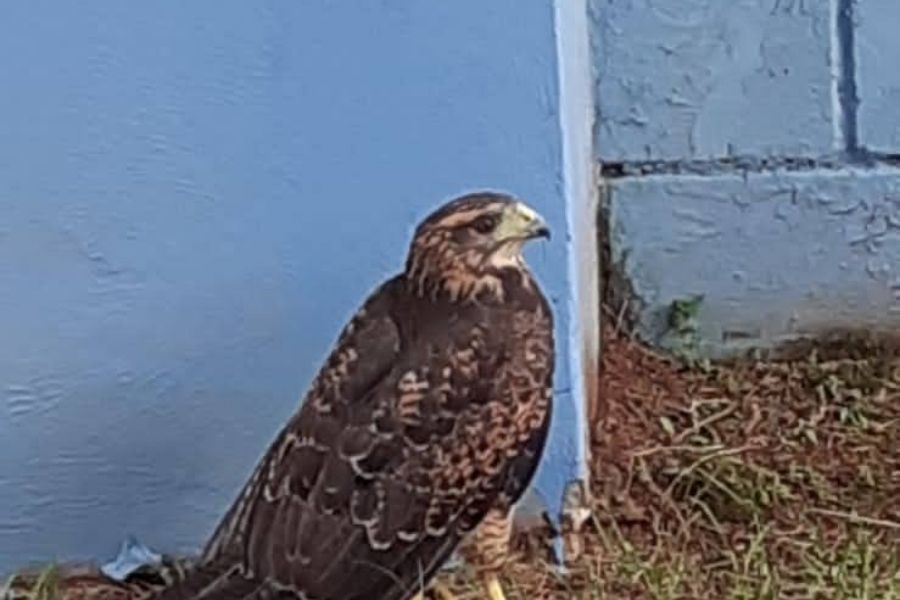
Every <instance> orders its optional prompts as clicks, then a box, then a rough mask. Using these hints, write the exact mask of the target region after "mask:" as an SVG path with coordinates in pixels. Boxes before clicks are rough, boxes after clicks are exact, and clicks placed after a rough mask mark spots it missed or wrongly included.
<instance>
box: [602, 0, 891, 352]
mask: <svg viewBox="0 0 900 600" xmlns="http://www.w3.org/2000/svg"><path fill="white" fill-rule="evenodd" d="M682 4H684V5H685V6H682V5H681V4H679V8H678V10H675V9H674V8H671V7H670V6H669V4H668V3H664V2H654V1H651V0H626V1H624V2H620V1H619V0H594V2H593V3H592V22H593V48H594V53H595V64H596V69H597V72H596V90H597V96H598V97H597V119H598V127H597V130H596V145H597V146H596V154H597V156H598V158H599V159H600V161H601V162H602V163H604V165H605V167H604V172H605V173H606V175H607V177H606V182H605V190H606V194H605V197H606V199H607V202H608V203H609V210H610V214H611V228H612V233H613V235H612V239H611V249H612V254H613V257H614V259H615V260H616V261H617V263H618V267H619V269H620V272H621V273H622V274H624V275H625V277H626V279H627V280H628V281H630V283H631V286H632V288H633V293H634V295H635V296H636V298H637V301H638V302H637V305H638V306H639V310H638V315H637V316H638V317H639V324H640V327H641V329H642V331H643V333H644V335H645V336H647V337H648V338H650V339H653V340H656V341H659V342H660V343H663V344H667V343H669V342H670V341H671V340H670V339H668V338H667V335H666V330H667V328H668V323H667V314H668V311H669V308H670V306H671V305H672V303H673V302H675V301H680V300H686V299H689V298H691V297H694V296H695V295H702V296H703V300H702V302H701V304H700V307H699V312H698V315H697V323H696V325H697V327H698V333H699V334H700V339H699V342H700V349H701V350H703V351H704V352H705V353H707V354H714V355H715V354H723V353H729V352H731V351H733V350H742V349H745V348H747V347H751V346H752V347H767V346H772V345H774V344H777V343H778V342H780V341H784V340H787V339H791V338H794V337H796V336H797V335H802V334H806V333H814V332H816V331H821V330H822V329H826V328H829V327H833V326H850V327H853V326H868V325H871V326H876V327H891V328H893V327H900V189H898V175H900V171H898V170H897V169H896V168H895V167H894V166H893V165H895V164H896V162H897V161H896V160H895V159H894V157H892V156H890V154H894V153H896V152H898V150H897V145H898V141H900V133H898V132H900V116H898V115H900V113H898V111H897V110H896V107H897V101H896V100H897V99H898V95H897V93H898V89H900V79H898V75H897V70H896V69H895V68H893V63H892V62H891V60H889V59H888V58H887V57H890V56H894V55H896V46H897V43H896V39H895V38H896V35H894V29H895V28H893V27H892V24H894V23H895V22H896V18H897V17H898V15H900V13H898V8H897V6H896V3H894V2H890V1H889V0H884V1H878V0H876V1H870V0H866V1H865V2H853V1H852V0H830V1H826V0H821V1H816V0H766V1H762V0H740V1H737V2H727V3H726V2H713V1H709V0H691V1H690V2H686V3H682Z"/></svg>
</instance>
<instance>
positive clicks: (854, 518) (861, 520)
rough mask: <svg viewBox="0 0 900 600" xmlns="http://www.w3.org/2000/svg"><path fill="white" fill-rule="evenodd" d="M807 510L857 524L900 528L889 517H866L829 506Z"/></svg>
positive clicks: (899, 524)
mask: <svg viewBox="0 0 900 600" xmlns="http://www.w3.org/2000/svg"><path fill="white" fill-rule="evenodd" d="M807 512H811V513H814V514H817V515H822V516H825V517H834V518H835V519H844V520H846V521H850V522H851V523H855V524H857V525H873V526H875V527H884V528H885V529H897V530H900V523H898V522H897V521H889V520H887V519H876V518H874V517H865V516H863V515H857V514H854V513H850V512H843V511H840V510H829V509H827V508H809V509H807Z"/></svg>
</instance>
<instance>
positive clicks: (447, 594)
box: [432, 581, 456, 600]
mask: <svg viewBox="0 0 900 600" xmlns="http://www.w3.org/2000/svg"><path fill="white" fill-rule="evenodd" d="M432 589H433V590H434V593H435V594H437V596H438V598H440V600H456V595H455V594H454V593H453V592H451V591H450V589H449V588H448V587H447V586H446V585H444V584H443V583H441V582H440V581H437V582H435V584H434V585H433V586H432Z"/></svg>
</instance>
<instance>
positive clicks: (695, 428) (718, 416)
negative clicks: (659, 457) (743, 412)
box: [673, 403, 737, 444]
mask: <svg viewBox="0 0 900 600" xmlns="http://www.w3.org/2000/svg"><path fill="white" fill-rule="evenodd" d="M735 410H737V404H736V403H732V404H730V405H729V406H728V408H726V409H724V410H720V411H719V412H717V413H715V414H714V415H710V416H708V417H706V418H705V419H703V420H702V421H698V422H696V423H694V424H693V425H691V426H690V427H688V428H687V429H685V430H684V431H682V432H681V433H679V434H678V435H676V436H675V437H674V438H673V441H674V442H675V443H676V444H680V443H681V442H683V441H684V440H685V439H687V438H688V437H689V436H691V435H694V434H695V433H697V432H699V431H700V430H701V429H703V428H705V427H709V426H710V425H712V424H713V423H715V422H716V421H721V420H722V419H724V418H725V417H727V416H728V415H730V414H731V413H733V412H734V411H735Z"/></svg>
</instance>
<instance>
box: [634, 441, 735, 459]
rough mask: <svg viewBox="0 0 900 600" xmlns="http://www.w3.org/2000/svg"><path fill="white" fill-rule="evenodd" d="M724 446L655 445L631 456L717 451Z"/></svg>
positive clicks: (641, 456) (637, 451)
mask: <svg viewBox="0 0 900 600" xmlns="http://www.w3.org/2000/svg"><path fill="white" fill-rule="evenodd" d="M722 448H724V446H723V445H722V444H713V445H711V446H694V445H690V444H680V445H675V446H654V447H652V448H643V449H642V450H636V451H634V452H632V453H630V454H629V456H630V457H631V458H643V457H646V456H652V455H654V454H660V453H662V452H716V451H719V450H721V449H722Z"/></svg>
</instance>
